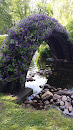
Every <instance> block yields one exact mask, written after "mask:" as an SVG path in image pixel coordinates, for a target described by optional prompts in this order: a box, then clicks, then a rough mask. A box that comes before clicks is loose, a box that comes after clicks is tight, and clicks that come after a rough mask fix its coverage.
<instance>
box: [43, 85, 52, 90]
mask: <svg viewBox="0 0 73 130" xmlns="http://www.w3.org/2000/svg"><path fill="white" fill-rule="evenodd" d="M43 88H44V89H46V88H52V87H51V86H50V85H49V84H45V85H44V86H43Z"/></svg>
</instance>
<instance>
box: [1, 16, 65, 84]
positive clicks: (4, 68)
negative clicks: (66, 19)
mask: <svg viewBox="0 0 73 130" xmlns="http://www.w3.org/2000/svg"><path fill="white" fill-rule="evenodd" d="M53 31H57V32H62V33H65V34H66V35H67V32H66V30H65V29H64V28H63V27H62V26H61V25H60V24H59V23H58V21H57V20H55V19H54V18H51V17H48V16H46V15H44V14H41V15H33V16H29V17H26V18H24V19H22V20H21V21H20V22H19V23H18V24H17V25H16V26H14V27H13V28H11V29H10V30H9V32H8V37H7V38H6V39H5V46H6V47H4V49H3V50H2V51H3V56H2V58H1V60H0V62H1V65H0V68H1V75H2V81H3V83H4V84H6V83H9V82H13V81H14V82H17V83H19V84H21V83H22V82H25V80H26V73H27V71H28V68H29V65H30V62H31V59H32V56H33V54H34V52H35V51H36V50H37V47H38V46H39V45H40V44H41V43H42V41H45V40H46V39H47V38H48V37H49V36H50V35H52V32H53Z"/></svg>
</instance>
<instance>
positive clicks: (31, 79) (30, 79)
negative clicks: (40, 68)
mask: <svg viewBox="0 0 73 130" xmlns="http://www.w3.org/2000/svg"><path fill="white" fill-rule="evenodd" d="M26 81H27V82H29V81H35V79H33V78H32V77H29V78H27V79H26Z"/></svg>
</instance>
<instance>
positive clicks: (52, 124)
mask: <svg viewBox="0 0 73 130" xmlns="http://www.w3.org/2000/svg"><path fill="white" fill-rule="evenodd" d="M0 130H73V119H71V118H68V117H64V116H63V115H62V114H61V112H60V111H58V110H56V109H49V110H47V111H42V110H35V109H32V108H23V107H22V106H21V105H18V104H16V102H15V97H11V96H7V95H4V94H0Z"/></svg>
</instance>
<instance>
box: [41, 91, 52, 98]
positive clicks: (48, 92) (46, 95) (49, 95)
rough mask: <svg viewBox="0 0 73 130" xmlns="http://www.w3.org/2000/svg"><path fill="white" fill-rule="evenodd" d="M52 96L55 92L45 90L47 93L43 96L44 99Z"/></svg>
mask: <svg viewBox="0 0 73 130" xmlns="http://www.w3.org/2000/svg"><path fill="white" fill-rule="evenodd" d="M52 97H53V94H52V93H51V92H50V91H47V92H45V93H44V94H43V95H42V96H41V98H42V100H47V99H51V98H52Z"/></svg>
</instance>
